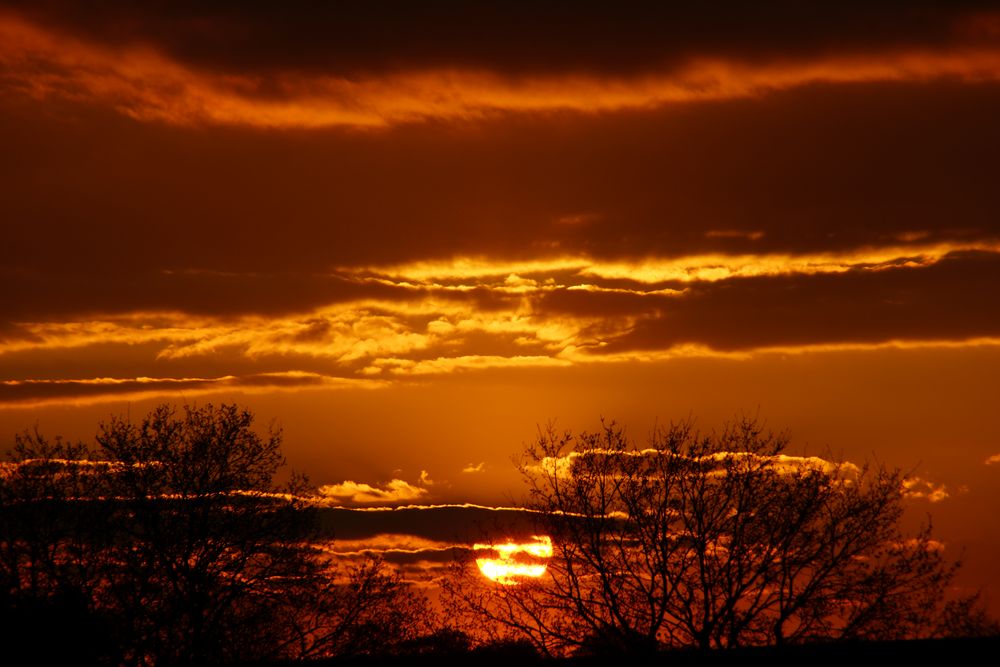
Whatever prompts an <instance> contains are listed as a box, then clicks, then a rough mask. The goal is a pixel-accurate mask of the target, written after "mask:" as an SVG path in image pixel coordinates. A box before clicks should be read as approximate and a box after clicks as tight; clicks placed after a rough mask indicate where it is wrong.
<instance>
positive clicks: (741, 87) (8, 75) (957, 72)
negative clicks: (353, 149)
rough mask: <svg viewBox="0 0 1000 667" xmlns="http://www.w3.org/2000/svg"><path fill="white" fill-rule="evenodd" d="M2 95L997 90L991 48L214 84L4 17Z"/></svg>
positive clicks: (461, 115)
mask: <svg viewBox="0 0 1000 667" xmlns="http://www.w3.org/2000/svg"><path fill="white" fill-rule="evenodd" d="M0 45H3V46H2V47H0V68H2V71H3V79H2V80H3V83H4V87H5V88H6V89H8V90H13V91H17V92H19V93H21V94H27V95H30V96H33V97H35V98H39V99H48V98H61V99H70V100H77V101H83V102H87V103H93V104H98V105H101V106H110V107H112V108H115V109H116V110H118V111H119V112H120V113H123V114H125V115H128V116H131V117H133V118H136V119H140V120H145V121H157V122H166V123H170V124H178V125H200V124H218V125H249V126H256V127H295V128H318V127H329V126H347V127H384V126H388V125H394V124H399V123H408V122H414V121H422V120H427V119H447V120H455V119H468V118H479V117H483V116H488V115H493V114H498V113H539V112H554V111H570V112H578V113H604V112H616V111H622V110H627V109H648V108H655V107H661V106H664V105H670V104H683V103H691V102H706V101H716V100H723V99H733V98H746V97H754V96H758V95H761V94H765V93H767V92H773V91H779V90H785V89H789V88H795V87H800V86H805V85H810V84H816V83H836V84H845V83H861V82H891V81H914V82H925V81H929V80H936V79H952V80H961V81H970V82H982V81H997V80H1000V48H996V47H995V46H989V45H978V44H976V45H961V44H959V45H950V46H948V47H945V48H939V49H937V50H927V49H921V48H919V47H917V48H910V49H903V48H899V47H897V48H895V49H890V50H887V51H884V52H880V53H862V54H858V53H847V54H833V55H822V56H820V55H816V54H804V55H800V56H798V57H797V58H795V59H781V58H773V57H772V58H771V59H770V60H767V59H758V60H754V61H749V60H742V61H739V60H733V59H727V58H726V57H724V56H713V55H706V56H698V57H690V58H688V59H686V60H685V62H684V63H683V64H680V65H676V66H673V67H671V68H670V69H669V70H667V71H656V70H655V69H654V70H652V71H646V72H641V73H635V74H628V75H622V74H619V75H616V76H608V75H606V74H600V73H596V72H579V71H578V72H564V73H559V74H545V73H535V74H524V75H521V76H518V77H516V78H511V77H509V76H505V75H502V74H499V73H496V72H493V71H490V70H488V69H476V68H473V69H465V68H462V67H455V66H444V67H442V66H436V67H426V68H420V69H417V70H414V71H393V72H381V73H369V74H367V75H366V76H351V77H344V76H339V75H333V76H325V75H323V74H321V73H315V72H309V73H303V72H296V71H284V72H279V73H278V74H268V73H266V72H256V73H254V74H253V75H250V74H241V73H232V72H230V73H220V72H217V71H213V70H211V69H207V68H200V67H198V66H197V65H194V64H191V63H185V62H182V61H179V60H175V59H172V58H171V57H170V56H169V55H168V54H165V53H163V52H161V51H159V50H157V49H156V48H155V47H153V46H151V45H143V46H137V45H130V44H118V45H114V46H112V45H102V44H97V43H92V42H89V41H86V40H83V39H79V38H75V37H74V36H72V35H71V34H66V33H64V32H60V31H58V30H54V29H51V28H47V27H44V26H42V25H39V24H35V23H32V22H30V21H29V20H26V19H24V18H20V17H18V16H17V15H14V14H7V15H5V16H3V17H2V18H0Z"/></svg>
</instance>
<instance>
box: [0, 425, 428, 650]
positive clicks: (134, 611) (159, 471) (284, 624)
mask: <svg viewBox="0 0 1000 667" xmlns="http://www.w3.org/2000/svg"><path fill="white" fill-rule="evenodd" d="M252 426H253V415H252V414H251V413H250V412H248V411H246V410H243V409H240V408H237V407H236V406H234V405H222V406H220V407H218V408H216V407H214V406H212V405H205V406H202V407H195V408H191V407H185V408H184V409H183V411H181V412H178V411H177V410H176V409H175V408H173V407H171V406H169V405H161V406H159V407H157V408H155V409H154V410H153V411H152V412H151V413H149V414H148V415H147V416H145V417H144V418H143V419H142V420H141V421H139V422H133V421H131V420H129V419H125V418H120V417H115V418H112V419H111V420H110V421H108V422H106V423H103V424H101V425H100V428H99V433H98V435H97V438H96V440H97V445H98V446H97V447H96V448H94V449H91V448H88V447H86V446H84V445H68V444H65V443H63V442H61V441H59V440H56V441H54V442H53V443H50V442H48V441H47V440H46V439H45V438H43V437H41V436H40V435H39V434H38V433H37V432H31V433H27V434H25V435H22V436H19V437H18V438H17V439H16V440H15V447H14V449H13V451H12V452H11V453H10V454H9V461H8V463H7V464H5V466H4V468H3V475H2V477H0V510H2V511H0V580H2V584H3V588H2V589H0V596H3V597H0V603H2V604H3V608H4V609H5V610H8V611H16V610H17V609H18V608H19V607H24V606H25V605H28V606H30V605H35V606H37V605H38V604H40V603H43V604H49V605H55V604H60V605H62V606H63V607H66V605H65V602H64V601H65V600H69V599H72V600H76V601H77V602H76V603H75V606H72V609H75V610H77V611H78V612H79V613H78V615H79V616H81V617H86V619H89V620H88V622H92V621H95V620H96V622H100V623H102V624H103V625H102V627H108V628H113V636H111V635H109V639H108V643H107V644H106V645H105V646H104V647H103V649H102V651H101V652H102V653H103V657H104V659H105V661H107V662H109V663H116V662H124V663H126V664H136V665H145V664H156V665H170V664H191V663H198V664H222V663H231V662H239V661H244V660H251V659H254V660H258V659H266V658H278V657H292V658H299V657H313V656H326V655H334V654H343V653H361V652H376V651H377V650H379V649H386V647H391V646H393V645H394V644H396V643H402V642H405V641H407V640H410V639H412V638H413V637H414V636H415V635H416V634H418V633H419V632H422V631H423V630H424V628H425V625H424V623H425V619H426V618H427V617H428V613H427V610H426V601H425V600H424V599H423V598H422V597H421V596H419V595H416V594H415V593H413V592H412V591H411V590H410V589H409V587H408V586H407V585H406V584H405V583H404V582H403V581H402V580H401V579H400V578H399V576H398V575H397V574H395V573H393V572H391V571H388V570H387V569H386V567H385V566H384V565H383V564H382V563H381V562H379V561H368V562H365V563H363V564H361V565H360V566H358V567H357V568H356V569H354V570H352V571H350V572H347V573H344V572H341V571H340V569H339V568H337V567H336V566H335V564H334V563H333V562H332V561H331V559H330V557H329V556H327V555H324V553H323V552H321V551H319V550H318V549H316V548H314V546H313V545H311V544H310V541H309V540H310V538H311V537H313V526H314V519H315V516H314V514H313V512H312V509H311V505H310V499H309V498H308V495H307V493H306V491H307V488H306V485H305V481H304V480H303V479H300V478H296V477H294V476H293V481H292V483H291V484H289V485H288V486H287V487H285V488H278V487H277V486H275V483H274V477H275V474H276V472H277V471H278V469H279V468H280V466H281V465H283V463H284V461H283V458H282V456H281V453H280V442H281V433H280V431H278V430H276V429H270V430H268V431H267V432H266V433H264V434H259V433H257V432H256V431H255V430H254V429H253V428H252ZM422 605H423V606H422ZM66 608H67V609H68V608H70V607H66ZM109 632H110V630H109ZM365 642H367V644H366V643H365Z"/></svg>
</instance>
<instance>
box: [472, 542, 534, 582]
mask: <svg viewBox="0 0 1000 667" xmlns="http://www.w3.org/2000/svg"><path fill="white" fill-rule="evenodd" d="M531 539H532V540H533V541H532V542H515V541H514V540H513V539H508V540H507V541H506V542H504V543H502V544H475V545H473V547H472V548H473V549H474V550H475V551H490V552H493V554H495V557H494V558H477V559H476V565H477V566H478V567H479V571H480V572H482V573H483V576H484V577H486V578H487V579H490V580H492V581H495V582H496V583H498V584H504V585H506V586H514V585H517V584H518V583H520V581H521V580H522V579H525V578H529V579H537V578H539V577H541V576H542V575H543V574H545V570H546V567H547V566H546V564H545V562H544V561H545V560H548V559H549V558H551V557H552V539H551V538H549V537H548V536H547V535H533V536H532V537H531ZM540 561H541V562H540Z"/></svg>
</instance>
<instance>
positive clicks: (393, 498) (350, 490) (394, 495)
mask: <svg viewBox="0 0 1000 667" xmlns="http://www.w3.org/2000/svg"><path fill="white" fill-rule="evenodd" d="M318 491H319V494H320V495H321V496H322V497H323V498H325V499H327V500H329V501H331V502H332V503H334V504H337V505H346V504H356V505H370V504H398V503H404V502H410V501H414V500H420V499H422V498H426V497H427V495H428V494H429V491H428V490H427V489H425V488H422V487H419V486H415V485H413V484H410V483H409V482H406V481H404V480H401V479H392V480H389V481H388V482H386V483H385V484H383V485H381V486H373V485H371V484H365V483H363V482H353V481H351V480H345V481H344V482H342V483H340V484H324V485H323V486H321V487H319V489H318Z"/></svg>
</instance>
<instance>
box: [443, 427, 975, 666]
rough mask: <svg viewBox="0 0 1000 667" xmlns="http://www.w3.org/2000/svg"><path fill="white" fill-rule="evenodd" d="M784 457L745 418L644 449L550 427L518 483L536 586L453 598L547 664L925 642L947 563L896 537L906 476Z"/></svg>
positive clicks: (925, 545) (619, 435) (654, 438)
mask: <svg viewBox="0 0 1000 667" xmlns="http://www.w3.org/2000/svg"><path fill="white" fill-rule="evenodd" d="M786 447H787V438H786V437H785V436H783V435H780V434H774V433H772V432H769V431H766V430H765V429H764V428H763V426H762V424H761V423H760V422H759V421H758V420H756V419H750V418H744V419H740V420H737V421H736V422H734V423H732V424H730V425H729V426H727V427H726V428H724V429H723V430H722V431H720V432H717V433H711V434H707V435H706V434H700V433H698V432H697V431H695V430H694V428H693V426H692V424H691V423H690V422H684V423H680V424H674V425H671V426H669V427H666V428H659V429H657V430H655V431H654V432H653V433H652V434H651V436H650V439H649V442H648V444H647V445H646V446H645V447H641V448H640V447H638V446H637V445H635V444H634V443H632V442H631V441H630V440H629V439H628V438H627V437H626V435H625V433H624V431H623V429H621V428H620V427H619V426H617V425H616V424H614V423H610V424H605V425H604V426H603V428H602V430H601V431H599V432H597V433H584V434H581V435H580V436H577V437H574V436H573V435H571V434H568V433H567V434H562V435H560V434H557V433H555V432H554V430H553V429H551V428H549V429H547V430H544V431H542V432H541V433H540V434H539V438H538V440H537V441H536V442H535V443H534V444H532V445H530V446H529V447H528V448H527V450H526V452H525V457H524V460H523V462H522V464H521V472H522V473H523V475H524V478H525V480H526V482H527V484H528V487H529V503H528V507H529V508H531V509H533V510H536V512H537V514H536V516H538V517H539V518H540V524H541V525H540V526H539V530H540V531H542V530H544V531H545V532H546V533H547V534H548V535H550V536H551V539H552V542H553V545H554V549H555V553H554V556H553V558H552V559H551V560H550V561H549V563H548V568H547V571H546V574H545V576H544V577H542V578H540V579H538V580H533V581H528V580H523V581H522V582H521V584H520V585H502V584H495V585H489V586H479V587H478V588H476V589H475V590H473V589H472V588H470V587H469V586H456V585H452V586H451V588H450V590H451V594H452V599H453V600H458V601H459V602H461V604H462V605H464V607H465V608H466V609H470V610H474V612H475V613H476V614H478V615H480V617H481V618H486V619H491V620H492V621H493V622H494V623H496V624H498V625H495V626H494V627H495V628H498V629H497V630H494V632H501V633H502V632H507V633H513V634H514V635H516V636H521V637H525V638H528V639H530V640H531V641H532V642H533V643H534V644H535V645H536V646H538V647H539V649H541V650H543V651H544V652H546V653H550V654H553V653H554V654H560V653H567V652H572V651H584V652H602V651H611V650H614V651H616V652H620V651H632V652H648V651H652V650H656V649H657V648H658V647H664V646H670V647H686V646H694V647H699V648H702V649H707V648H712V647H735V646H741V645H762V644H780V643H784V642H804V641H810V640H820V639H838V638H875V637H878V638H895V637H903V636H906V637H909V636H918V635H923V634H928V633H929V632H930V631H931V628H932V627H933V626H934V623H935V618H936V616H937V615H938V614H939V613H940V611H941V608H942V600H943V595H944V589H945V586H946V585H947V583H948V582H949V581H950V579H951V577H952V575H953V574H954V571H955V568H956V567H957V564H949V563H948V562H946V561H945V560H944V558H943V555H942V553H941V551H940V548H939V547H940V545H939V544H938V543H937V542H935V541H934V540H933V539H932V537H931V532H930V528H929V527H928V528H926V529H924V530H922V531H921V532H919V533H918V534H917V535H914V536H905V535H903V534H902V533H901V531H900V529H899V521H900V518H901V514H902V511H903V487H902V475H901V473H900V472H899V471H890V470H886V469H885V468H883V467H881V466H871V465H865V466H860V467H859V466H855V465H853V464H850V463H846V462H831V461H827V460H824V459H820V458H815V457H794V456H789V455H787V454H786V453H785V450H786Z"/></svg>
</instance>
